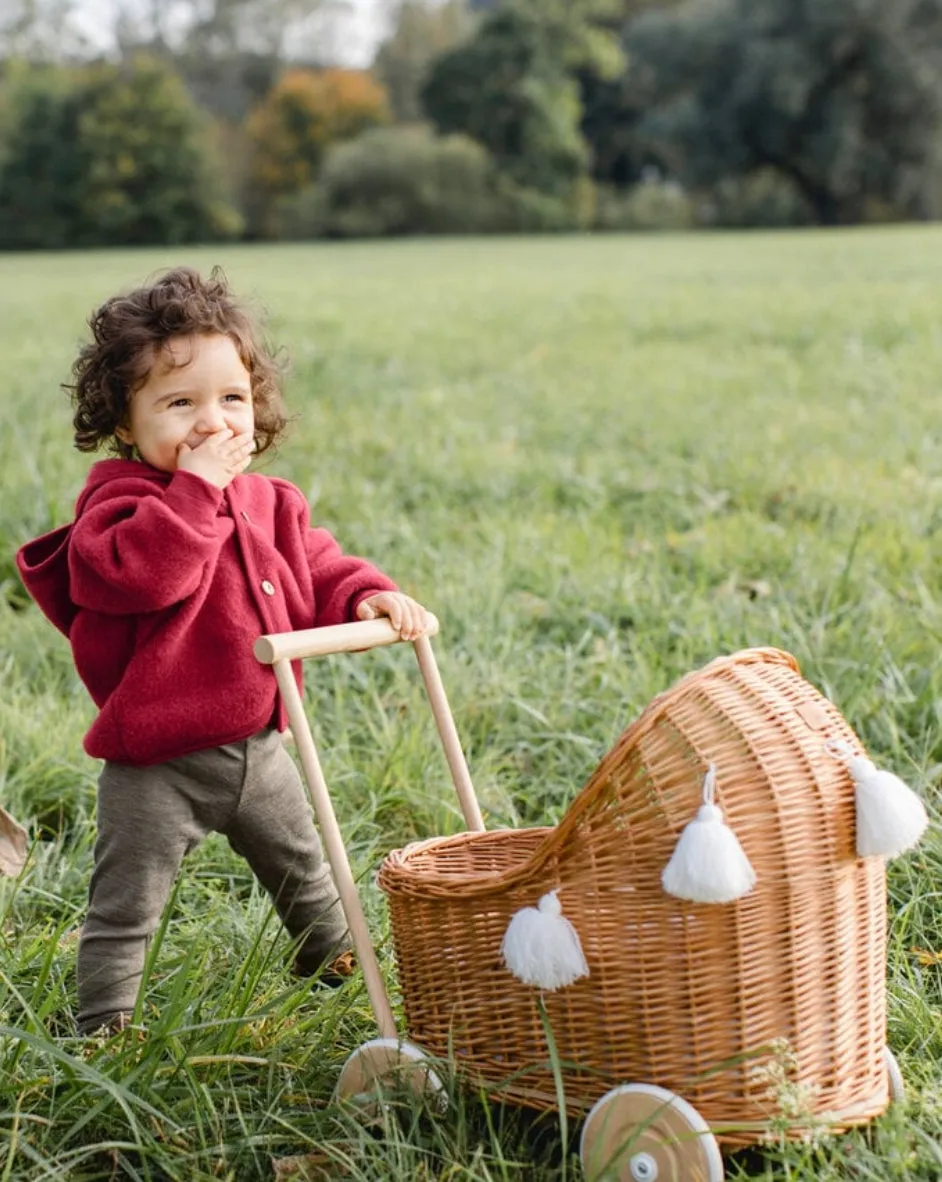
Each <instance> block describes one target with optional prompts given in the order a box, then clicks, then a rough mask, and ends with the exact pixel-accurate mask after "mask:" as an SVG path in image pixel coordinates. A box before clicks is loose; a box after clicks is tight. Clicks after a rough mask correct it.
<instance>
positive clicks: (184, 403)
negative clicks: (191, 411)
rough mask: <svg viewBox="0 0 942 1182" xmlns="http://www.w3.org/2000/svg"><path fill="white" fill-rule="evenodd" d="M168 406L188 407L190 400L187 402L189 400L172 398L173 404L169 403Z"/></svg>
mask: <svg viewBox="0 0 942 1182" xmlns="http://www.w3.org/2000/svg"><path fill="white" fill-rule="evenodd" d="M170 405H171V406H189V405H190V400H189V398H174V400H173V402H171V403H170Z"/></svg>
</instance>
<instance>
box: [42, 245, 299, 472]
mask: <svg viewBox="0 0 942 1182" xmlns="http://www.w3.org/2000/svg"><path fill="white" fill-rule="evenodd" d="M88 324H89V327H90V328H91V330H92V336H93V339H92V340H91V341H89V343H88V344H87V345H84V346H83V348H82V350H81V352H80V353H79V355H78V357H77V358H76V360H75V364H74V365H73V366H72V376H73V378H74V381H73V382H71V383H69V384H66V386H65V389H67V390H70V391H71V393H72V404H73V406H74V407H75V417H74V419H73V426H74V427H75V446H76V447H77V448H78V449H79V451H95V450H97V449H98V448H99V447H101V445H102V444H103V443H106V444H107V445H108V446H109V448H110V450H111V451H112V452H114V453H115V454H117V455H119V456H121V457H123V458H124V459H132V458H133V456H134V448H133V447H132V446H131V445H130V444H127V443H123V442H122V441H121V440H120V439H119V438H118V437H117V435H116V434H115V432H116V430H117V428H119V427H122V426H125V425H126V423H127V414H128V408H129V405H130V401H131V395H132V394H133V393H134V392H135V390H138V389H139V388H140V387H141V386H142V385H143V384H144V382H145V381H146V380H147V375H148V373H149V372H150V369H151V366H152V365H153V363H154V359H155V357H156V355H157V354H158V353H159V352H160V351H161V350H162V349H163V347H164V345H165V344H166V343H167V341H169V340H170V339H171V338H172V337H180V336H197V335H199V334H201V333H222V334H224V335H225V336H227V337H229V339H230V340H231V341H232V343H233V344H234V345H235V347H236V349H237V350H238V353H239V357H240V358H241V361H242V364H243V365H244V366H245V368H246V369H247V370H248V372H249V376H250V378H251V382H252V405H253V408H254V411H255V450H256V454H258V453H260V452H263V451H266V450H267V449H268V448H270V447H271V446H272V445H273V444H274V443H276V442H277V441H278V439H279V438H280V437H281V435H282V433H283V432H284V429H285V427H286V425H287V422H288V419H287V415H286V413H285V408H284V403H283V401H282V396H281V377H282V373H283V371H284V365H283V362H282V360H281V358H280V357H279V356H277V355H275V354H274V353H272V352H271V351H270V350H269V348H268V347H267V345H266V344H265V343H264V342H263V341H261V340H259V337H258V330H257V328H256V326H255V324H254V322H253V320H252V318H251V317H250V316H249V314H248V312H246V310H245V309H244V308H242V307H241V306H240V305H239V304H238V303H237V302H236V300H235V299H234V297H233V295H232V293H231V291H230V289H229V284H228V282H227V280H226V277H225V275H224V274H223V272H222V270H221V269H220V268H219V267H214V268H213V270H212V271H211V272H210V275H209V278H208V279H204V278H203V276H202V275H200V273H199V272H198V271H195V270H193V269H192V268H191V267H176V268H175V269H174V270H172V271H168V272H166V273H165V274H164V275H161V276H160V278H158V279H157V280H155V281H154V282H153V283H151V284H149V285H148V286H146V287H140V288H137V289H136V290H134V291H132V292H130V293H129V294H127V295H118V296H113V297H112V298H111V299H110V300H106V301H105V303H103V304H102V305H101V307H100V308H98V310H97V311H96V312H94V313H93V314H92V316H91V318H90V319H89V322H88Z"/></svg>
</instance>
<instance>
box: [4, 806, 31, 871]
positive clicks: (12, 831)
mask: <svg viewBox="0 0 942 1182" xmlns="http://www.w3.org/2000/svg"><path fill="white" fill-rule="evenodd" d="M28 845H29V843H28V840H27V835H26V830H25V829H24V828H23V826H22V825H21V824H20V823H19V821H15V820H14V819H13V818H12V817H11V816H10V814H9V813H8V812H7V811H6V809H2V808H0V874H6V875H7V876H8V877H9V878H16V876H17V875H18V874H19V872H20V871H21V870H22V869H23V867H24V866H25V865H26V851H27V849H28Z"/></svg>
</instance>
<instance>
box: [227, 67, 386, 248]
mask: <svg viewBox="0 0 942 1182" xmlns="http://www.w3.org/2000/svg"><path fill="white" fill-rule="evenodd" d="M389 118H390V115H389V105H388V102H387V99H386V92H385V91H384V90H383V88H382V87H381V86H380V85H379V83H377V82H375V81H374V80H373V78H371V77H370V75H369V74H367V73H365V72H364V71H362V70H339V69H337V70H321V71H317V72H315V71H313V70H304V69H295V70H288V71H286V72H285V73H284V74H283V75H282V77H281V79H280V80H279V82H278V83H277V84H276V85H275V87H274V89H273V90H272V91H271V92H270V93H269V95H268V96H267V97H266V98H265V100H264V101H263V102H262V103H260V104H259V106H257V107H256V108H255V110H254V111H253V112H252V113H251V115H250V116H249V119H248V121H247V124H246V132H247V134H248V138H249V142H250V144H251V145H252V154H253V159H252V168H251V188H252V194H251V200H250V203H251V206H252V207H253V208H252V211H251V212H252V215H253V216H252V221H253V223H254V225H255V229H256V231H257V232H261V233H263V234H264V233H265V232H266V223H267V220H268V216H269V214H270V211H271V209H272V207H273V204H274V202H276V201H277V200H278V198H280V197H285V196H288V195H290V194H292V193H297V192H299V191H300V190H301V189H303V188H305V187H306V186H308V185H310V184H311V183H312V182H313V181H314V179H315V177H316V175H317V170H318V168H319V166H320V163H321V160H322V159H323V156H324V152H325V149H326V148H327V147H328V146H329V145H330V144H333V143H336V142H337V141H339V140H347V139H353V137H354V136H357V135H359V134H360V132H361V131H365V130H366V129H367V128H370V127H376V126H379V125H380V124H383V123H387V122H389Z"/></svg>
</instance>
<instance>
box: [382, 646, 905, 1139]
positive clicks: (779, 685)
mask: <svg viewBox="0 0 942 1182" xmlns="http://www.w3.org/2000/svg"><path fill="white" fill-rule="evenodd" d="M829 739H834V740H843V741H844V742H845V743H847V744H849V745H850V747H851V748H852V750H853V752H854V753H855V754H862V753H863V749H862V747H861V744H860V741H859V739H858V738H857V737H856V735H855V734H854V732H853V731H852V730H851V728H850V727H849V725H848V724H847V722H846V721H845V720H844V718H843V717H842V716H841V714H840V713H839V711H838V710H837V709H836V708H835V707H834V706H833V705H832V704H831V703H830V702H829V701H828V700H827V699H825V698H824V697H823V696H822V695H821V694H819V693H818V691H817V690H815V689H814V687H813V686H811V685H810V684H809V683H808V682H807V681H805V680H804V679H803V678H802V677H801V675H800V673H799V670H798V666H797V663H796V662H795V659H794V658H793V657H792V656H790V655H789V654H788V653H784V652H780V651H779V650H777V649H769V648H763V649H748V650H745V651H743V652H739V653H736V654H734V655H732V656H729V657H722V658H718V659H716V660H714V661H713V662H711V663H710V664H709V665H707V666H706V667H705V668H703V669H701V670H699V671H697V672H694V673H691V674H689V675H688V676H686V677H685V678H683V679H682V680H681V681H680V682H678V683H677V684H676V685H675V686H674V687H673V688H672V689H671V690H669V691H667V692H666V693H664V694H661V695H660V696H659V697H657V698H655V699H654V700H653V701H652V702H651V703H650V705H649V706H648V708H647V709H646V710H645V711H644V713H643V714H642V715H641V717H640V718H639V719H638V720H637V721H636V722H635V723H633V724H632V725H631V726H629V727H628V729H627V730H626V731H625V732H624V734H623V735H622V736H621V738H620V739H619V741H618V742H617V743H616V744H615V746H614V747H613V749H612V750H611V751H610V752H609V753H608V755H607V756H606V757H605V758H604V759H603V761H602V762H601V764H600V765H599V767H598V768H597V770H596V771H595V773H594V775H593V776H592V777H591V779H590V780H589V782H588V783H587V784H586V786H585V787H584V788H583V790H582V792H581V793H580V794H579V795H578V797H577V798H576V799H575V801H574V802H573V804H572V806H571V807H570V809H569V810H568V812H567V814H566V816H565V817H564V818H563V820H562V821H561V822H560V824H559V825H557V826H556V827H554V828H538V829H523V830H496V831H493V832H486V833H466V834H461V835H460V836H457V837H450V838H437V839H432V840H430V841H426V842H422V843H418V844H415V845H412V846H409V847H407V848H406V849H404V850H397V851H394V852H393V853H391V854H390V855H389V856H388V857H387V859H386V860H385V861H384V863H383V865H382V868H381V870H380V875H379V885H380V887H381V888H382V889H383V890H384V891H385V892H386V894H387V897H388V903H389V910H390V917H391V922H392V932H393V940H394V945H395V951H396V959H397V962H398V969H399V981H400V986H401V989H402V995H403V1002H404V1007H405V1015H406V1025H407V1028H408V1032H409V1037H410V1038H411V1039H412V1040H414V1041H415V1042H416V1043H417V1044H418V1045H419V1046H420V1047H422V1048H423V1049H424V1050H426V1051H427V1052H429V1053H431V1054H433V1055H438V1056H442V1057H449V1056H453V1057H454V1059H455V1060H456V1062H457V1064H458V1067H459V1069H460V1070H461V1072H462V1073H463V1074H464V1075H465V1076H466V1077H470V1079H472V1080H473V1081H475V1082H479V1083H483V1084H485V1085H486V1086H487V1087H488V1088H489V1089H490V1090H491V1091H492V1093H494V1094H496V1095H499V1096H501V1097H503V1098H505V1099H508V1100H511V1101H514V1102H517V1103H520V1104H524V1105H527V1106H531V1107H536V1108H545V1109H550V1108H555V1107H556V1103H557V1101H556V1091H555V1083H554V1078H553V1073H552V1068H551V1064H550V1056H549V1053H548V1050H547V1041H546V1037H545V1033H544V1029H543V1026H542V1022H541V1017H540V1013H539V1009H538V1000H539V993H538V991H537V990H535V989H534V988H532V987H530V986H527V985H524V984H522V983H521V982H520V981H518V980H517V979H516V978H515V977H514V976H512V975H511V974H510V973H509V972H508V971H507V969H506V968H505V967H504V965H503V963H502V960H501V955H500V946H501V941H502V939H503V936H504V933H505V931H506V929H507V925H508V923H509V921H510V919H511V917H512V916H513V915H514V913H515V912H517V911H518V910H519V909H520V908H522V907H527V906H535V905H536V903H537V902H538V900H539V899H540V897H541V896H542V895H543V894H545V893H546V892H547V891H550V890H554V889H558V891H559V901H560V903H561V904H562V909H563V914H564V915H565V916H566V918H568V919H569V920H570V921H571V923H572V924H573V926H574V927H575V929H576V931H577V932H578V934H579V937H580V939H581V941H582V946H583V949H584V952H585V956H586V960H587V963H588V966H589V975H588V977H584V978H582V979H580V980H579V981H577V982H576V983H575V984H573V985H571V986H569V987H568V988H565V989H560V990H557V991H556V992H553V993H547V994H545V995H543V1002H544V1004H545V1007H546V1012H547V1017H548V1021H549V1023H550V1025H551V1028H552V1032H553V1036H554V1039H555V1042H556V1046H557V1053H558V1056H559V1061H560V1062H561V1064H562V1076H563V1082H564V1086H565V1096H566V1107H567V1109H570V1110H571V1111H572V1112H573V1113H574V1114H575V1113H578V1112H579V1111H584V1110H585V1109H586V1108H587V1107H588V1106H590V1105H591V1104H593V1103H594V1102H595V1101H596V1100H597V1099H598V1098H599V1097H600V1096H601V1095H602V1094H603V1093H604V1092H605V1091H607V1090H608V1089H609V1088H610V1087H614V1086H616V1085H618V1084H621V1083H628V1082H643V1083H654V1084H659V1085H661V1086H663V1087H667V1088H670V1089H671V1090H672V1091H674V1092H677V1093H678V1094H679V1095H681V1096H682V1097H683V1098H684V1099H685V1100H687V1101H689V1102H690V1103H692V1104H693V1105H695V1107H696V1108H697V1109H698V1110H699V1111H700V1113H701V1114H702V1115H703V1117H704V1118H705V1119H706V1121H707V1122H708V1123H709V1124H710V1125H711V1127H712V1128H713V1131H714V1132H715V1133H716V1135H717V1136H718V1138H719V1139H720V1140H721V1141H722V1142H725V1143H726V1144H727V1145H730V1146H734V1145H745V1144H749V1143H752V1142H756V1141H758V1140H760V1139H761V1138H762V1136H763V1135H764V1134H765V1132H766V1131H767V1130H768V1128H769V1125H770V1122H773V1121H774V1122H775V1123H776V1128H777V1129H782V1127H783V1125H787V1130H786V1131H787V1133H788V1134H789V1135H796V1136H797V1135H803V1134H804V1133H806V1132H807V1130H808V1126H809V1123H816V1122H818V1121H822V1122H827V1123H828V1124H830V1125H831V1126H832V1127H834V1128H835V1129H837V1128H843V1127H847V1126H850V1125H853V1124H859V1123H863V1122H866V1121H868V1120H870V1119H872V1118H873V1117H875V1116H877V1115H879V1113H881V1112H882V1111H883V1110H884V1109H885V1108H886V1106H887V1103H888V1088H887V1081H886V1069H885V1066H884V1060H883V1049H884V1044H885V1026H886V1017H885V993H884V977H885V960H886V932H885V929H886V908H885V872H884V867H883V862H882V859H879V858H868V859H861V858H858V857H857V855H856V852H855V822H854V789H853V785H852V781H851V778H850V775H849V773H848V771H847V769H846V767H845V765H844V764H843V763H842V762H840V761H839V760H837V759H835V758H833V757H832V756H831V755H829V754H828V753H827V752H826V750H825V742H826V741H827V740H829ZM710 763H714V764H715V765H716V774H717V790H716V802H717V804H718V805H719V806H720V808H721V809H722V810H723V813H724V814H725V817H726V820H727V823H728V824H729V825H730V827H731V828H732V829H733V831H734V832H735V833H736V835H737V837H738V838H739V841H740V843H741V845H742V847H743V849H744V850H745V852H746V854H747V856H748V857H749V860H750V861H751V863H752V865H753V867H754V868H755V870H756V873H757V875H758V882H757V885H756V886H755V887H754V889H753V890H752V891H751V892H750V893H749V894H748V895H746V896H745V897H743V898H742V899H740V900H738V901H737V902H735V903H731V904H726V905H715V904H714V905H705V904H694V903H686V902H682V901H681V900H678V899H676V898H673V897H672V896H670V895H668V894H666V893H665V891H664V890H663V888H662V886H661V872H662V871H663V869H664V867H665V865H666V864H667V862H668V860H669V859H670V856H671V853H672V851H673V848H674V845H675V844H676V842H677V839H678V837H679V835H680V833H681V831H682V830H683V829H684V827H685V826H686V825H687V823H688V822H690V821H691V820H692V819H693V818H694V817H695V816H696V813H697V809H698V807H699V805H700V803H701V792H702V785H703V779H704V775H705V773H706V771H707V768H708V765H709V764H710ZM781 1040H784V1043H785V1044H787V1047H788V1051H789V1057H790V1059H791V1068H792V1069H791V1071H790V1074H789V1079H790V1081H791V1083H792V1085H794V1086H797V1087H798V1088H799V1089H801V1093H802V1094H803V1095H804V1097H805V1098H804V1101H803V1102H802V1103H801V1104H800V1105H799V1107H800V1109H801V1111H799V1113H798V1114H797V1115H794V1116H793V1119H792V1120H791V1122H790V1123H788V1122H786V1121H785V1120H784V1119H783V1112H784V1111H785V1110H786V1109H787V1101H785V1100H784V1099H783V1097H782V1095H781V1090H780V1089H779V1090H778V1091H776V1087H775V1084H774V1075H775V1065H776V1064H777V1063H780V1062H781V1059H782V1053H781V1050H780V1049H777V1048H778V1047H780V1046H781ZM793 1095H794V1093H793Z"/></svg>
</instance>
